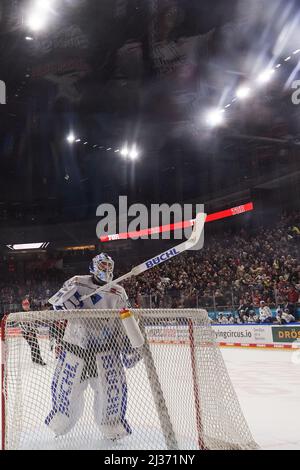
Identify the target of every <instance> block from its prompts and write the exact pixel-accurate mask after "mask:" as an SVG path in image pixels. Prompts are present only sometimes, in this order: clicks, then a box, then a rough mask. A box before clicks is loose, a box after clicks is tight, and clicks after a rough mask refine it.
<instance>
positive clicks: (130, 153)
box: [129, 144, 139, 160]
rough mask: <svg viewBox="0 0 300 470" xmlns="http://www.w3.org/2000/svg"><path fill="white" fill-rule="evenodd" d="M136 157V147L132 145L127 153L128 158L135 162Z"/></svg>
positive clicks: (137, 153) (137, 154)
mask: <svg viewBox="0 0 300 470" xmlns="http://www.w3.org/2000/svg"><path fill="white" fill-rule="evenodd" d="M138 156H139V152H138V150H137V148H136V145H135V144H134V145H133V146H132V149H131V150H130V152H129V158H130V159H131V160H136V159H137V158H138Z"/></svg>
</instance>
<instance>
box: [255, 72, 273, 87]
mask: <svg viewBox="0 0 300 470" xmlns="http://www.w3.org/2000/svg"><path fill="white" fill-rule="evenodd" d="M274 72H275V70H274V69H267V70H264V71H263V72H261V73H260V74H259V76H258V77H257V83H259V84H263V83H268V82H269V81H270V80H271V78H272V75H273V73H274Z"/></svg>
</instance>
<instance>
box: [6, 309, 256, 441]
mask: <svg viewBox="0 0 300 470" xmlns="http://www.w3.org/2000/svg"><path fill="white" fill-rule="evenodd" d="M132 312H133V313H134V315H135V316H136V318H137V319H138V320H139V324H140V328H141V331H142V333H143V335H144V337H145V343H144V345H143V346H142V347H141V348H140V349H139V350H138V353H139V354H137V353H136V351H132V350H131V351H128V348H127V350H126V348H125V349H124V348H123V349H122V347H123V346H124V344H127V343H126V341H125V342H124V337H125V332H124V328H123V325H122V322H121V320H120V319H119V313H120V312H119V311H117V310H76V311H75V310H74V311H47V310H46V311H40V312H21V313H12V314H10V315H8V316H6V317H4V319H3V320H2V324H1V333H2V334H1V336H2V381H1V382H2V448H3V449H4V448H5V449H118V450H122V449H124V450H125V449H126V450H130V449H132V450H137V449H144V450H147V449H150V450H160V449H162V450H163V449H169V450H174V449H184V450H188V449H201V450H206V449H221V450H222V449H224V450H235V449H236V450H238V449H256V448H257V444H256V443H255V441H254V440H253V437H252V435H251V432H250V430H249V428H248V425H247V423H246V420H245V418H244V416H243V413H242V410H241V408H240V405H239V402H238V399H237V396H236V393H235V391H234V389H233V386H232V383H231V381H230V378H229V375H228V372H227V369H226V366H225V364H224V361H223V358H222V355H221V352H220V350H219V347H218V345H217V343H216V338H215V333H214V331H213V329H212V327H211V324H210V320H209V318H208V315H207V312H206V311H205V310H200V309H138V310H134V309H133V310H132ZM53 325H55V328H54V329H53ZM61 326H63V328H62V329H60V328H61ZM21 330H23V331H24V330H27V331H32V332H33V334H35V335H36V337H37V339H38V342H39V346H40V350H41V353H42V356H43V359H44V361H45V362H46V364H47V365H46V366H44V367H42V366H40V365H37V364H34V363H33V362H32V359H33V358H34V351H33V355H32V354H31V350H30V347H29V345H28V344H27V343H26V341H25V340H24V338H23V336H22V332H21ZM53 330H54V331H55V332H56V334H55V338H56V347H54V348H52V347H51V344H52V341H51V342H50V339H49V332H50V338H51V336H52V334H51V331H52V332H53ZM59 331H60V332H61V333H60V335H59V334H57V332H59ZM74 332H75V333H76V334H75V336H74ZM71 333H72V334H71ZM112 333H113V334H112ZM74 337H76V338H78V339H76V340H74ZM91 338H92V340H91ZM99 338H102V339H101V341H102V343H101V344H102V350H101V351H105V352H106V353H111V354H114V355H115V357H117V358H118V362H119V363H120V364H122V366H121V370H122V371H125V375H124V380H125V381H126V385H127V387H126V388H127V398H126V399H127V406H126V415H125V418H126V421H127V422H128V424H129V427H130V429H131V431H130V433H129V434H128V435H126V436H125V437H124V438H123V439H120V440H118V441H112V440H110V439H108V438H107V435H106V434H105V429H106V426H103V424H106V423H104V418H103V416H105V413H104V414H102V415H101V416H102V418H101V419H102V421H101V422H100V423H99V419H98V421H97V422H98V425H97V424H96V422H95V417H94V415H95V408H94V406H95V403H94V397H95V392H94V389H93V388H92V387H91V385H90V384H89V379H88V378H87V377H88V375H85V377H84V376H83V374H81V379H80V380H81V382H82V383H85V384H86V388H85V391H84V395H83V397H84V400H83V403H84V404H83V409H82V414H81V416H80V417H79V418H78V420H77V421H76V423H75V424H74V426H73V427H71V429H70V430H69V431H68V432H66V433H65V434H64V435H59V436H55V434H54V433H53V431H52V429H50V428H49V426H47V425H46V424H45V419H46V417H47V416H48V415H49V413H50V411H51V410H52V411H53V406H54V405H53V396H52V394H53V377H54V376H55V371H57V368H58V367H59V365H58V362H59V357H60V355H61V354H62V353H63V352H64V351H66V350H68V351H69V354H71V355H73V354H74V355H75V357H76V355H77V357H78V356H79V355H80V354H81V357H82V358H83V360H84V363H87V362H88V361H90V360H91V357H96V354H97V353H99ZM52 339H53V338H52ZM76 342H77V345H75V343H76ZM88 344H89V346H87V345H88ZM97 344H98V346H96V345H97ZM103 344H105V347H104V349H103ZM78 345H80V347H79V346H78ZM122 345H123V346H122ZM70 347H71V349H70ZM96 347H98V349H96ZM72 348H73V349H72ZM76 348H77V349H76ZM93 348H94V350H93ZM78 350H80V351H81V353H80V354H79V353H78ZM82 351H83V352H82ZM132 360H133V362H132ZM121 361H122V362H121ZM96 363H97V375H96V376H97V379H96V380H97V381H99V383H100V384H101V387H102V393H104V395H103V396H105V394H106V395H107V386H108V384H107V381H106V379H105V377H104V375H103V373H102V372H101V370H100V368H99V367H98V362H96ZM56 375H57V373H56ZM51 387H52V388H51ZM105 419H109V418H107V416H106V418H105ZM110 424H111V423H110Z"/></svg>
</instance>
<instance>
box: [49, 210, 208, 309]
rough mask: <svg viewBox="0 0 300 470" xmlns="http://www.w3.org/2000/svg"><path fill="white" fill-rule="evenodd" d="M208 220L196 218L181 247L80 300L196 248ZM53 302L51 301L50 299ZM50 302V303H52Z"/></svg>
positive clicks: (82, 298)
mask: <svg viewBox="0 0 300 470" xmlns="http://www.w3.org/2000/svg"><path fill="white" fill-rule="evenodd" d="M205 219H206V214H204V213H199V214H197V216H196V219H195V223H194V227H193V231H192V234H191V236H190V238H188V240H186V241H185V242H183V243H180V244H179V245H177V246H175V247H174V248H171V249H169V250H167V251H164V252H163V253H160V254H159V255H157V256H154V257H153V258H151V259H149V260H147V261H144V262H143V263H141V264H139V265H138V266H135V267H134V268H132V270H131V271H129V272H128V273H126V274H123V276H120V277H118V278H117V279H115V280H114V281H111V282H108V283H107V284H105V285H104V286H101V287H99V289H96V290H95V291H94V292H92V293H91V294H87V295H83V296H82V297H81V299H80V300H85V299H87V298H89V297H92V296H93V295H95V294H97V293H98V292H101V291H102V290H103V289H107V287H112V286H114V285H115V284H118V283H119V282H122V281H124V280H125V279H128V278H129V277H132V276H138V275H139V274H141V273H143V272H145V271H148V269H151V268H153V267H154V266H157V265H158V264H161V263H164V262H165V261H167V260H168V259H170V258H173V257H174V256H177V255H179V254H180V253H183V252H184V251H186V250H189V249H191V248H192V247H194V246H195V245H196V244H197V243H198V242H199V240H200V237H201V234H202V231H203V228H204V223H205ZM50 300H51V299H50ZM50 300H49V302H50Z"/></svg>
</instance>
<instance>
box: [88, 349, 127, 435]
mask: <svg viewBox="0 0 300 470" xmlns="http://www.w3.org/2000/svg"><path fill="white" fill-rule="evenodd" d="M96 363H97V370H98V378H94V379H91V380H90V384H91V386H92V388H93V390H94V416H95V420H96V423H97V425H98V426H99V428H100V429H101V431H102V432H103V434H104V436H105V437H106V438H108V439H120V438H122V437H124V436H127V435H129V434H131V433H132V430H131V427H130V425H129V424H128V422H127V420H126V417H125V416H126V410H127V384H126V376H125V372H124V367H123V364H122V361H121V357H120V354H119V353H115V352H113V351H106V352H104V353H99V354H97V356H96Z"/></svg>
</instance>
